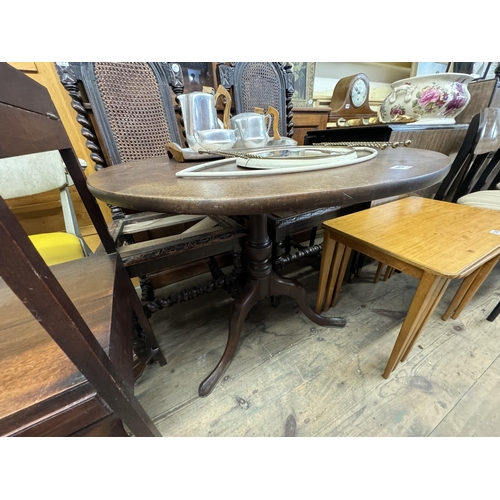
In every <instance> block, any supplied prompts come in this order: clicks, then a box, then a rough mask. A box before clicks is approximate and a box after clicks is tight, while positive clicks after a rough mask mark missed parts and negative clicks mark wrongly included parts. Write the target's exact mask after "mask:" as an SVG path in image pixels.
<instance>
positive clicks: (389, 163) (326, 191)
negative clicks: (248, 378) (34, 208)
mask: <svg viewBox="0 0 500 500" xmlns="http://www.w3.org/2000/svg"><path fill="white" fill-rule="evenodd" d="M192 165H195V163H178V162H176V161H175V160H173V159H169V158H168V157H167V156H164V157H156V158H149V159H146V160H139V161H132V162H129V163H123V164H120V165H114V166H111V167H108V168H106V169H103V170H100V171H98V172H95V173H93V174H91V175H89V177H88V180H87V183H88V186H89V189H90V191H91V192H92V193H93V194H94V196H96V198H99V199H101V200H103V201H105V202H107V203H109V204H112V205H116V206H120V207H123V208H128V209H133V210H139V211H153V212H163V213H173V214H176V213H177V214H193V215H226V216H227V215H232V216H237V215H242V216H248V223H249V225H248V239H247V242H246V253H247V257H248V260H249V263H248V280H247V282H246V284H245V287H244V289H243V291H242V292H241V293H240V294H239V295H238V297H237V298H236V299H234V301H233V303H232V306H231V311H230V318H229V332H228V340H227V344H226V348H225V350H224V353H223V354H222V357H221V359H220V361H219V362H218V364H217V366H216V367H215V368H214V369H213V371H212V372H211V373H210V374H209V375H208V377H207V378H206V379H205V380H204V381H203V382H202V383H201V384H200V387H199V395H200V396H207V395H208V394H210V392H211V391H212V390H213V388H214V387H215V385H216V384H217V382H218V380H219V379H220V378H221V376H222V374H223V373H224V372H225V370H226V369H227V367H228V366H229V364H230V363H231V361H232V359H233V357H234V355H235V353H236V348H237V346H238V341H239V338H240V334H241V330H242V326H243V322H244V320H245V318H246V316H247V314H248V312H249V311H250V310H251V309H252V307H253V306H255V305H256V304H257V303H258V302H259V301H261V300H263V299H265V298H266V297H271V296H277V295H287V296H290V297H292V298H294V299H295V300H296V301H297V303H298V304H299V306H300V308H301V310H302V312H303V313H304V314H305V315H306V316H307V317H308V318H309V319H310V320H311V321H313V322H315V323H317V324H319V325H322V326H344V325H345V323H346V320H345V319H344V318H336V317H324V316H321V315H319V314H317V313H315V312H314V311H313V310H312V308H311V307H310V305H309V304H308V300H307V292H306V290H305V288H303V287H302V285H301V284H300V283H299V282H298V281H296V280H291V279H287V278H283V277H281V276H280V275H279V274H277V273H276V272H275V271H273V269H272V264H271V255H272V242H271V240H270V238H269V235H268V229H267V216H266V214H268V213H272V212H279V211H286V210H299V211H300V210H303V211H307V210H314V209H319V208H324V207H332V206H347V205H354V204H357V203H362V202H367V201H371V200H376V199H382V198H388V197H391V196H395V195H401V194H406V193H411V192H414V191H418V190H420V189H424V188H427V187H430V186H433V185H434V184H436V183H438V182H440V181H441V180H442V179H443V178H444V177H445V175H446V174H447V173H448V169H449V165H450V159H449V157H448V156H445V155H443V154H441V153H436V152H433V151H426V150H419V149H412V148H396V149H386V150H383V151H379V152H378V155H377V156H376V157H375V158H374V159H372V160H369V161H366V162H363V163H358V164H354V165H349V166H344V167H336V168H331V169H325V170H317V171H312V172H296V173H291V174H276V175H263V176H260V175H257V176H252V177H224V178H216V177H197V178H183V177H177V176H176V175H175V174H176V172H177V171H180V170H182V169H184V168H186V167H188V166H192Z"/></svg>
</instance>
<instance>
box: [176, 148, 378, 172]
mask: <svg viewBox="0 0 500 500" xmlns="http://www.w3.org/2000/svg"><path fill="white" fill-rule="evenodd" d="M297 148H300V151H295V150H296V149H297ZM292 149H293V150H294V153H298V154H293V155H291V156H283V157H279V156H276V155H274V156H273V155H269V156H268V153H269V152H271V151H273V150H262V151H252V153H247V154H241V153H237V154H234V155H231V154H228V152H227V151H225V152H224V155H225V156H229V158H226V159H224V160H217V161H208V162H205V163H200V164H198V165H195V166H193V167H188V168H185V169H183V170H180V171H179V172H177V173H176V174H175V175H176V176H177V177H249V176H255V175H275V174H290V173H295V172H308V171H312V170H323V169H327V168H336V167H345V166H348V165H353V164H356V163H361V162H365V161H368V160H371V159H372V158H375V156H377V150H376V149H373V148H369V147H354V148H342V150H343V151H340V152H339V151H338V150H339V149H340V148H337V147H335V148H334V147H331V148H311V147H309V146H296V147H294V148H279V149H277V150H276V151H278V150H279V151H280V152H281V151H284V150H286V151H291V150H292ZM305 150H309V151H310V154H308V155H302V156H301V155H300V152H301V151H305ZM313 150H314V151H313ZM333 150H337V151H336V154H334V153H333ZM347 150H349V151H347ZM318 151H319V153H318ZM214 153H217V152H214ZM256 153H259V154H258V155H257V156H255V155H256ZM263 153H266V155H265V156H263ZM339 153H340V154H339ZM359 153H364V154H362V155H360V154H359ZM269 162H272V164H271V163H269ZM219 167H222V168H223V169H224V170H217V168H219ZM238 167H243V169H238ZM214 168H215V170H213V171H211V172H210V171H207V170H208V169H214Z"/></svg>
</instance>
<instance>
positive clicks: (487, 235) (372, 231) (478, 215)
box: [316, 196, 500, 378]
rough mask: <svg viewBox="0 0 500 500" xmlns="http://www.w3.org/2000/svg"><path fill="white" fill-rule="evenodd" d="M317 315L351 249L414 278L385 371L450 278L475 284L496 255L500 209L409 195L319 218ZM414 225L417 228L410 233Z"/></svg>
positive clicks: (333, 297) (331, 296)
mask: <svg viewBox="0 0 500 500" xmlns="http://www.w3.org/2000/svg"><path fill="white" fill-rule="evenodd" d="M323 227H324V230H325V235H324V248H323V254H322V259H321V268H320V276H319V284H318V296H317V302H316V312H317V313H320V312H321V311H327V310H328V309H329V308H330V307H332V306H334V305H335V304H336V303H337V301H338V299H339V293H340V289H341V285H342V281H343V278H344V274H345V270H346V267H347V262H348V260H349V256H350V253H351V250H356V251H359V252H360V253H363V254H365V255H367V256H369V257H371V258H374V259H377V260H379V261H380V262H383V263H384V264H386V265H389V266H391V267H393V268H395V269H399V270H400V271H401V272H404V273H407V274H409V275H411V276H414V277H415V278H417V279H419V285H418V288H417V290H416V292H415V295H414V297H413V300H412V303H411V305H410V308H409V310H408V313H407V315H406V318H405V320H404V322H403V325H402V327H401V330H400V332H399V335H398V338H397V340H396V343H395V345H394V348H393V350H392V353H391V355H390V358H389V361H388V363H387V366H386V368H385V371H384V374H383V376H384V377H385V378H387V377H388V376H389V375H390V373H391V372H392V371H393V370H394V369H395V367H396V365H397V364H398V363H399V362H400V361H404V360H405V359H406V357H407V356H408V354H409V352H410V350H411V348H412V346H413V345H414V343H415V341H416V339H417V337H418V335H419V334H420V332H421V331H422V329H423V327H424V326H425V323H426V321H427V319H428V318H429V317H430V315H431V314H432V312H433V311H434V309H435V307H436V306H437V304H438V303H439V301H440V299H441V297H442V296H443V294H444V292H445V290H446V288H447V286H448V284H449V283H450V281H451V280H452V279H460V278H466V279H469V277H470V286H472V287H475V286H476V285H477V286H479V285H480V284H481V283H482V281H483V280H484V279H485V276H487V275H488V273H489V271H490V270H491V269H492V268H493V266H494V265H495V264H496V263H497V262H498V260H499V258H500V239H499V238H498V235H497V234H494V233H493V232H492V229H494V228H497V227H500V213H498V212H496V211H493V210H483V209H479V208H475V207H469V206H465V205H458V204H456V203H449V202H444V201H438V200H433V199H428V198H420V197H415V196H412V197H409V198H403V199H400V200H397V201H394V202H391V203H387V204H384V205H379V206H376V207H372V208H369V209H367V210H363V211H361V212H357V213H354V214H349V215H346V216H344V217H340V218H337V219H333V220H331V221H327V222H325V223H323ZM415 228H418V230H415Z"/></svg>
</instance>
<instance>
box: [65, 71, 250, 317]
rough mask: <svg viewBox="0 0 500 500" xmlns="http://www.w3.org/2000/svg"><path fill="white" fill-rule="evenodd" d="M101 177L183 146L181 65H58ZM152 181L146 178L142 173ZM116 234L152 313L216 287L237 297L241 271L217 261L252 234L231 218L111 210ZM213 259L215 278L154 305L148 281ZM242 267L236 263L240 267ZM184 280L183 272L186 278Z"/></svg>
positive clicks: (113, 231)
mask: <svg viewBox="0 0 500 500" xmlns="http://www.w3.org/2000/svg"><path fill="white" fill-rule="evenodd" d="M56 68H57V71H58V73H59V76H60V79H61V82H62V84H63V86H64V87H65V88H66V89H67V90H68V92H69V94H70V96H71V98H72V101H71V104H72V106H73V108H74V109H75V110H76V111H77V121H78V122H79V123H80V124H81V125H82V127H83V128H82V134H83V135H84V136H85V137H86V138H87V147H88V148H89V149H90V151H91V159H92V160H93V161H94V162H95V164H96V166H95V168H96V170H99V169H102V168H106V167H108V166H110V165H115V164H118V163H125V162H129V161H134V160H139V159H143V158H150V157H154V156H164V155H166V154H167V151H166V145H167V143H169V142H175V143H177V144H179V145H183V139H182V134H181V132H180V130H179V125H178V123H180V117H179V116H178V115H179V113H177V114H176V108H175V105H174V97H175V95H178V94H181V93H182V92H183V79H182V73H181V68H180V66H179V65H178V64H176V63H161V62H159V63H156V62H111V63H110V62H83V63H77V62H72V63H57V64H56ZM144 175H147V172H144ZM110 208H111V212H112V217H113V223H112V225H111V233H112V235H113V239H114V240H115V242H116V243H117V245H118V251H119V253H120V255H121V256H122V258H123V260H124V263H125V266H126V268H127V271H128V272H129V275H130V276H131V277H140V278H141V288H142V291H143V295H142V299H143V302H145V306H146V308H147V311H150V312H154V311H156V310H158V309H161V308H163V307H168V306H170V305H172V304H175V303H177V302H181V301H185V300H189V299H192V298H194V297H196V296H199V295H201V294H203V293H205V292H209V291H211V290H213V289H214V288H225V289H227V290H228V291H229V292H230V293H231V294H233V295H234V294H235V293H236V291H235V290H236V288H237V281H238V279H237V276H238V271H239V266H237V268H235V269H234V273H231V274H230V275H229V276H226V275H224V274H223V273H222V271H221V270H220V269H219V267H218V265H217V261H216V260H215V256H219V255H222V254H226V253H228V252H230V253H233V256H234V257H235V259H237V258H238V256H239V253H240V252H241V249H242V246H243V245H242V244H243V239H244V236H245V234H246V232H245V230H244V228H243V227H242V226H240V225H239V224H237V223H236V222H235V221H233V220H232V219H231V218H229V217H210V218H208V217H206V216H204V215H199V216H194V215H173V214H158V213H151V212H149V213H125V211H124V210H123V209H121V208H120V207H110ZM207 258H209V262H208V264H209V265H208V266H207V271H208V270H209V269H210V271H211V273H212V277H213V279H212V280H211V281H210V282H208V283H206V284H204V285H202V286H199V287H192V288H191V289H190V290H187V291H181V292H179V293H177V294H174V295H170V296H169V297H167V298H161V297H158V298H156V299H155V297H154V291H153V288H152V286H151V282H150V280H149V278H148V276H147V275H149V274H151V273H158V272H160V271H163V270H166V269H172V268H174V267H177V268H179V267H182V266H186V265H190V264H193V263H196V262H199V261H201V260H204V261H205V260H206V259H207ZM236 262H237V263H239V261H238V260H236ZM181 274H182V272H181Z"/></svg>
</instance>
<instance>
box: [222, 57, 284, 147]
mask: <svg viewBox="0 0 500 500" xmlns="http://www.w3.org/2000/svg"><path fill="white" fill-rule="evenodd" d="M218 71H219V79H220V82H221V85H223V86H224V87H225V88H226V89H228V90H229V89H232V92H233V98H234V107H235V112H236V114H239V113H247V112H253V111H254V110H255V108H256V107H257V108H263V109H264V111H266V109H267V108H268V106H272V107H273V108H275V109H277V110H278V111H279V126H278V130H279V133H280V135H281V136H283V137H292V135H293V122H292V117H293V105H292V95H293V92H294V77H293V74H292V72H291V65H289V64H288V63H279V62H232V63H230V64H229V65H227V64H225V63H221V64H219V65H218Z"/></svg>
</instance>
